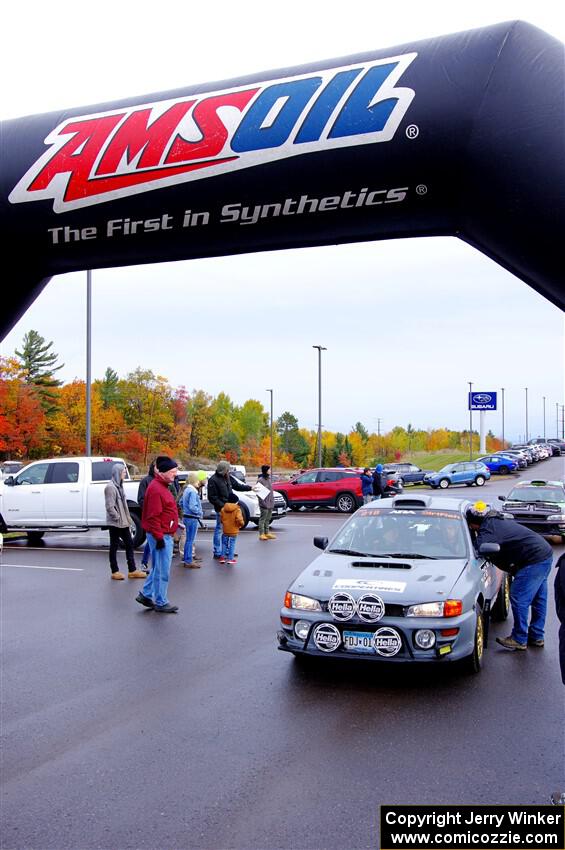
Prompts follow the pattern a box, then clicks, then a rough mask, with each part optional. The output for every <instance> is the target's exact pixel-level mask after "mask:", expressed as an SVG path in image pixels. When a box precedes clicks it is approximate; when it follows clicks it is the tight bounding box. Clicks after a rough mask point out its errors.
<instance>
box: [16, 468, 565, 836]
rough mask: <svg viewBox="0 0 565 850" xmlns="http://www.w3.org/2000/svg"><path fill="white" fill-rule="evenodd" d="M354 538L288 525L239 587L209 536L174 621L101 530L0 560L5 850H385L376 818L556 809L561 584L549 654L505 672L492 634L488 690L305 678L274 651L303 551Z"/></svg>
mask: <svg viewBox="0 0 565 850" xmlns="http://www.w3.org/2000/svg"><path fill="white" fill-rule="evenodd" d="M564 465H565V459H554V460H551V461H547V462H545V464H544V463H542V464H540V465H538V467H534V468H533V469H532V470H530V471H529V472H528V473H527V474H526V473H523V474H522V476H521V477H522V478H525V477H536V478H538V477H547V478H549V477H562V476H563V466H564ZM542 472H543V474H542ZM511 485H512V480H507V479H505V480H502V479H498V480H497V479H493V480H491V482H490V483H489V484H488V485H487V486H485V487H484V488H482V490H480V491H479V490H478V489H477V488H473V489H472V490H470V489H467V488H465V487H463V488H460V487H458V488H452V489H451V488H450V489H449V490H447V491H446V492H445V493H442V495H449V496H453V497H457V498H460V497H462V498H469V497H472V498H479V497H480V498H484V499H488V500H489V501H490V500H492V499H493V496H496V495H498V493H499V492H500V493H504V492H506V491H507V490H508V489H509V487H510V486H511ZM343 519H344V517H343V516H340V515H338V514H335V513H331V512H327V511H325V512H321V511H312V512H306V513H292V514H289V516H288V517H287V518H286V519H283V520H280V521H279V522H278V524H277V526H276V528H275V531H276V532H277V539H276V540H273V541H268V542H262V541H259V540H258V535H257V532H256V530H255V529H254V528H253V527H251V528H250V529H247V530H246V531H244V532H243V533H242V534H241V535H240V538H239V540H238V547H237V548H238V552H239V560H238V564H237V566H235V567H228V566H227V565H221V564H218V562H217V561H213V560H212V559H211V557H210V555H211V538H212V535H211V532H210V531H206V532H200V533H199V537H198V539H197V549H198V550H199V553H200V554H201V555H203V556H204V561H203V566H202V569H200V570H186V569H184V568H183V567H182V566H181V565H180V564H179V561H178V559H177V560H176V561H175V562H174V566H173V571H172V579H171V585H170V597H171V601H172V602H174V603H175V604H178V605H179V607H180V611H179V613H178V615H174V616H161V615H156V614H154V613H153V612H151V611H147V610H144V609H142V608H141V607H140V606H139V605H137V604H136V603H135V601H134V597H135V595H136V593H137V591H138V590H139V589H140V587H141V582H140V581H135V580H126V581H123V582H112V581H110V579H109V566H108V558H107V535H106V534H105V533H103V532H91V533H88V534H80V535H68V536H63V535H46V538H45V545H44V546H42V547H39V548H32V547H28V546H27V545H26V543H25V542H24V541H16V542H15V543H12V544H11V545H9V546H6V547H5V548H4V552H3V558H2V568H1V570H0V575H1V580H2V597H1V602H2V608H1V615H2V620H1V628H2V632H1V636H2V649H3V663H2V697H3V711H2V737H3V764H2V780H3V792H2V819H3V830H2V831H3V838H2V848H3V850H10V848H14V850H16V849H17V850H20V848H21V850H23V848H26V850H48V848H57V850H83V848H84V850H94V848H104V850H106V848H107V849H108V850H120V848H124V849H125V848H128V850H129V848H132V850H133V848H151V850H153V848H155V850H157V848H159V850H160V849H161V848H163V850H165V848H166V850H189V848H190V850H193V848H194V850H204V848H206V850H212V849H213V850H222V849H223V848H234V850H235V848H237V850H279V848H281V849H282V848H289V847H292V848H312V850H313V848H324V850H334V848H335V850H337V848H340V850H343V848H375V847H376V846H377V841H378V828H377V827H378V815H379V811H378V807H379V805H381V804H411V803H413V804H433V803H438V804H441V803H452V804H457V803H462V804H463V803H469V804H487V803H490V804H518V803H522V804H526V803H532V804H533V803H535V804H539V803H543V804H545V803H547V802H549V795H550V793H551V792H552V791H554V790H556V789H557V788H562V787H563V785H564V777H563V694H564V691H563V685H562V684H561V679H560V675H559V665H558V656H557V631H558V622H557V619H556V616H555V612H554V605H553V587H552V580H553V576H552V577H551V587H550V610H549V616H548V623H547V637H546V647H545V649H543V650H529V651H528V652H527V653H509V652H506V651H505V650H503V649H501V648H500V647H498V646H497V645H496V643H495V642H494V637H495V636H497V635H504V634H507V633H508V632H509V631H510V627H509V624H508V623H506V624H505V623H502V624H499V623H493V624H492V626H491V630H490V643H489V646H488V649H487V652H486V659H485V666H484V669H483V671H482V673H481V674H480V675H478V676H469V675H467V674H465V673H463V672H461V671H460V670H459V669H458V668H456V667H455V666H453V665H452V666H448V665H446V666H445V667H444V666H442V667H441V668H436V667H434V668H430V667H424V668H423V669H421V668H418V669H416V668H414V667H412V666H404V665H403V666H398V665H397V666H392V665H391V666H387V665H382V664H378V665H377V664H370V663H368V664H367V663H362V662H360V663H355V664H354V663H350V664H347V665H343V664H340V663H338V662H335V661H334V662H332V661H331V660H330V659H328V662H329V663H328V664H324V665H320V666H318V667H317V668H314V669H312V670H307V671H306V670H302V669H300V668H299V667H298V666H297V665H296V664H295V663H294V660H293V659H292V657H291V656H289V655H287V654H285V653H281V652H278V651H277V649H276V642H275V633H276V631H277V628H278V617H279V608H280V605H281V603H282V599H283V596H284V592H285V590H286V587H287V585H288V584H289V582H290V580H291V579H292V578H294V576H295V575H296V574H297V573H298V572H299V571H300V570H301V569H302V568H303V567H304V566H305V565H306V564H307V563H308V562H309V560H311V559H312V558H313V557H314V556H315V554H316V552H317V550H316V549H314V547H313V546H312V537H313V536H314V535H326V536H331V535H332V534H333V533H334V531H336V530H337V528H338V527H339V525H340V524H341V522H342V521H343ZM564 550H565V547H563V546H562V545H556V546H554V552H555V556H556V557H557V556H558V555H559V554H561V553H562V552H563V551H564ZM121 557H122V559H123V553H121Z"/></svg>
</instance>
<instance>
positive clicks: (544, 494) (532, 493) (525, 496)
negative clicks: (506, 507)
mask: <svg viewBox="0 0 565 850" xmlns="http://www.w3.org/2000/svg"><path fill="white" fill-rule="evenodd" d="M507 498H508V501H509V502H555V503H556V504H557V503H558V502H565V491H564V490H562V489H561V487H516V489H515V490H511V491H510V493H509V495H508V497H507Z"/></svg>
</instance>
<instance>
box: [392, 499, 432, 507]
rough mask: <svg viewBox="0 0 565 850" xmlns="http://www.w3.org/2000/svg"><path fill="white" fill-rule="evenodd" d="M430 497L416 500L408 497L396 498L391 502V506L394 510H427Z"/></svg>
mask: <svg viewBox="0 0 565 850" xmlns="http://www.w3.org/2000/svg"><path fill="white" fill-rule="evenodd" d="M431 502H432V500H431V497H430V496H420V497H418V498H414V497H409V496H397V497H396V499H394V500H393V502H392V506H393V508H395V509H403V510H414V508H420V509H421V508H429V507H430V505H431Z"/></svg>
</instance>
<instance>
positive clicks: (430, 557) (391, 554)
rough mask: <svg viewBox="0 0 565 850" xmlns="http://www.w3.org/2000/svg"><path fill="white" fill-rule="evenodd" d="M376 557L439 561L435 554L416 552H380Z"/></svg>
mask: <svg viewBox="0 0 565 850" xmlns="http://www.w3.org/2000/svg"><path fill="white" fill-rule="evenodd" d="M373 557H374V558H425V559H426V560H429V561H437V558H436V556H435V555H419V554H418V553H414V552H378V553H377V554H375V555H373Z"/></svg>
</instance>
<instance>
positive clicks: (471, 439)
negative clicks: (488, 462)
mask: <svg viewBox="0 0 565 850" xmlns="http://www.w3.org/2000/svg"><path fill="white" fill-rule="evenodd" d="M472 397H473V384H472V382H471V381H469V460H473V408H472V407H471V404H472V401H471V400H472Z"/></svg>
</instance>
